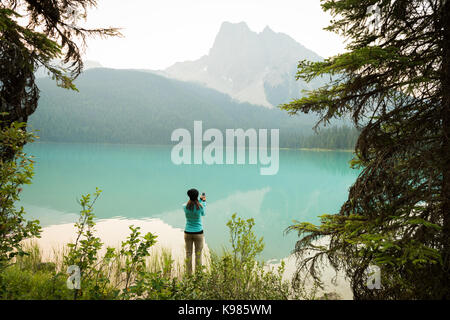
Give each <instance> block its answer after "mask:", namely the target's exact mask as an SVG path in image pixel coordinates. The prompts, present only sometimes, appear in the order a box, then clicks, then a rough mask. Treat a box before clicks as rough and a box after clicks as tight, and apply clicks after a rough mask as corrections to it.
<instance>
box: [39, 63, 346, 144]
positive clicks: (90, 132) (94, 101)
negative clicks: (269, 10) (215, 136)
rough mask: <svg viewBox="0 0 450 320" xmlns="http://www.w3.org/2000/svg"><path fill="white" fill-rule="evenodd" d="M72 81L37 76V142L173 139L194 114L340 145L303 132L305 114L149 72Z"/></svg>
mask: <svg viewBox="0 0 450 320" xmlns="http://www.w3.org/2000/svg"><path fill="white" fill-rule="evenodd" d="M75 83H76V86H77V88H78V89H79V92H75V91H68V90H62V89H60V88H58V87H56V86H55V84H54V82H53V81H51V80H50V79H39V83H38V85H39V88H40V89H41V98H40V100H39V107H38V109H37V111H36V112H35V114H33V116H32V117H31V118H30V125H31V128H33V129H38V130H39V132H38V134H39V136H40V137H41V141H58V142H108V143H137V144H172V142H171V141H170V136H171V133H172V131H173V130H174V129H176V128H186V129H188V130H190V131H192V130H193V123H194V120H202V121H203V128H204V130H205V129H207V128H218V129H220V130H225V129H226V128H243V129H248V128H256V129H258V128H267V129H270V128H279V129H280V146H281V147H302V145H301V143H302V141H305V143H308V145H303V146H304V147H324V146H325V145H326V146H327V147H330V148H332V147H337V146H338V145H339V146H340V147H342V146H341V145H342V143H335V142H333V143H335V145H333V143H331V144H330V143H329V142H327V143H324V142H320V143H321V145H314V143H313V142H312V141H317V139H319V140H320V137H321V136H322V135H323V134H320V135H318V136H316V138H314V139H312V140H311V139H306V138H302V137H307V136H310V135H311V134H312V133H313V132H312V130H311V128H312V125H313V124H314V120H315V117H313V116H311V115H304V116H302V117H291V116H289V115H287V114H286V113H285V112H283V111H281V110H278V109H267V108H264V107H261V106H255V105H251V104H247V103H239V102H237V101H235V100H232V99H231V98H230V97H229V96H228V95H225V94H222V93H220V92H218V91H215V90H212V89H207V88H204V87H202V86H200V85H197V84H193V83H187V82H181V81H177V80H173V79H168V78H165V77H162V76H159V75H155V74H152V73H148V72H140V71H135V70H114V69H105V68H96V69H92V70H88V71H86V72H84V73H83V74H82V75H81V76H80V77H79V78H78V79H77V81H76V82H75ZM327 139H328V138H327ZM333 139H334V138H333ZM345 139H346V140H345V141H347V138H345ZM334 140H336V139H334ZM334 140H333V141H334ZM306 141H307V142H306ZM330 141H331V140H330ZM352 143H353V142H352ZM322 144H323V146H322ZM353 144H354V143H353ZM344 147H348V145H345V146H344Z"/></svg>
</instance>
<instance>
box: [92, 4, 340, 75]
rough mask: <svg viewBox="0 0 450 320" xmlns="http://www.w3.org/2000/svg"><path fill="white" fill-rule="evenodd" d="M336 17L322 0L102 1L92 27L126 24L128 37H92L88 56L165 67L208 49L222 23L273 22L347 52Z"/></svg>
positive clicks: (259, 25) (106, 62) (321, 48)
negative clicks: (334, 27) (334, 25)
mask: <svg viewBox="0 0 450 320" xmlns="http://www.w3.org/2000/svg"><path fill="white" fill-rule="evenodd" d="M330 19H331V17H330V15H329V14H328V13H325V12H323V11H322V8H321V7H320V1H319V0H189V1H186V0H151V1H149V0H129V1H123V0H99V1H98V8H97V9H92V10H91V11H90V12H89V17H88V25H90V26H103V27H109V26H114V27H120V28H123V30H122V33H123V35H124V37H123V38H108V39H103V40H102V39H92V40H89V42H88V49H87V51H86V59H89V60H96V61H99V62H100V63H101V64H102V65H103V66H105V67H112V68H143V69H165V68H167V67H169V66H170V65H172V64H173V63H175V62H179V61H186V60H196V59H198V58H200V57H201V56H203V55H205V54H207V53H208V51H209V49H210V48H211V46H212V45H213V42H214V38H215V36H216V34H217V33H218V31H219V29H220V26H221V24H222V22H224V21H229V22H232V23H236V22H241V21H244V22H246V23H247V25H248V26H249V28H250V29H251V30H253V31H256V32H261V31H262V30H263V29H264V27H266V26H269V27H270V28H271V29H272V30H274V31H275V32H282V33H285V34H288V35H289V36H291V37H292V38H294V39H295V40H296V41H297V42H300V43H301V44H302V45H304V46H305V47H307V48H309V49H311V50H313V51H315V52H316V53H318V54H319V55H321V56H322V57H328V56H331V55H334V54H337V53H339V52H342V51H344V44H343V39H342V38H341V37H339V36H338V35H336V34H334V33H331V32H328V31H324V30H323V28H324V27H326V26H327V25H328V24H329V21H330Z"/></svg>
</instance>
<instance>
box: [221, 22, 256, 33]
mask: <svg viewBox="0 0 450 320" xmlns="http://www.w3.org/2000/svg"><path fill="white" fill-rule="evenodd" d="M224 31H225V32H226V31H231V32H236V31H245V32H251V30H250V28H249V27H248V25H247V24H246V23H245V22H244V21H241V22H238V23H232V22H228V21H224V22H222V25H221V26H220V30H219V33H221V32H224Z"/></svg>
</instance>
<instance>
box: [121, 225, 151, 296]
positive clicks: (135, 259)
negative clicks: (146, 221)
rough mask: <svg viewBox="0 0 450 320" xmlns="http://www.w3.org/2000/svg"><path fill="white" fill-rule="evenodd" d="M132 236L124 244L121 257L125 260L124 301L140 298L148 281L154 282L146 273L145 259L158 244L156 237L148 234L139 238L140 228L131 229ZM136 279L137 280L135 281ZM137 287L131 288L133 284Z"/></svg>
mask: <svg viewBox="0 0 450 320" xmlns="http://www.w3.org/2000/svg"><path fill="white" fill-rule="evenodd" d="M129 228H130V230H131V234H130V235H129V236H128V238H127V240H126V241H124V242H122V248H121V250H120V256H121V257H124V258H125V265H124V267H123V268H122V269H121V271H122V272H124V273H125V288H124V289H123V293H122V295H121V297H122V299H129V298H130V297H136V296H140V295H141V294H142V293H143V291H144V289H143V287H148V286H147V281H152V279H153V277H150V275H149V274H147V272H146V271H145V269H146V263H145V258H146V257H148V255H149V252H148V251H149V249H150V247H151V246H153V245H154V244H155V243H156V236H154V235H153V234H151V233H150V232H148V233H147V234H146V235H144V236H143V237H139V235H140V232H139V229H140V227H134V226H130V227H129ZM133 277H135V278H136V279H134V278H133ZM134 281H136V283H135V285H133V286H131V287H130V284H131V283H132V282H134Z"/></svg>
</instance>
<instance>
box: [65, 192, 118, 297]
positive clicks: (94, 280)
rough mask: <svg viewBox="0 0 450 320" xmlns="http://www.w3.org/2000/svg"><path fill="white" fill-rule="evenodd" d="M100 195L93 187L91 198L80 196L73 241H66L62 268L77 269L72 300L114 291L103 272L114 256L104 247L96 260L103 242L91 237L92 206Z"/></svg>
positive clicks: (93, 224)
mask: <svg viewBox="0 0 450 320" xmlns="http://www.w3.org/2000/svg"><path fill="white" fill-rule="evenodd" d="M100 194H101V190H99V189H98V188H97V189H96V191H95V193H94V197H93V199H91V195H90V194H87V195H82V196H81V199H80V201H79V204H80V205H81V208H82V209H81V211H80V218H79V220H78V222H77V223H75V227H76V229H77V233H76V240H75V242H74V243H69V244H67V247H68V248H69V252H68V253H67V255H65V256H64V265H65V266H66V267H69V266H77V267H78V268H79V270H80V277H81V289H74V299H78V298H82V299H105V298H111V295H113V296H114V294H115V292H114V291H112V290H111V288H110V278H109V276H108V275H107V274H106V273H105V272H104V268H105V266H108V265H109V264H110V263H111V260H112V259H113V258H114V250H113V249H112V248H107V251H106V254H105V256H104V257H103V259H100V261H99V256H98V254H99V250H100V249H101V248H102V245H103V244H102V242H101V240H100V238H98V237H95V236H94V231H95V230H94V227H95V222H94V218H95V215H94V213H93V206H94V204H95V202H96V201H97V199H98V197H99V196H100Z"/></svg>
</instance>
